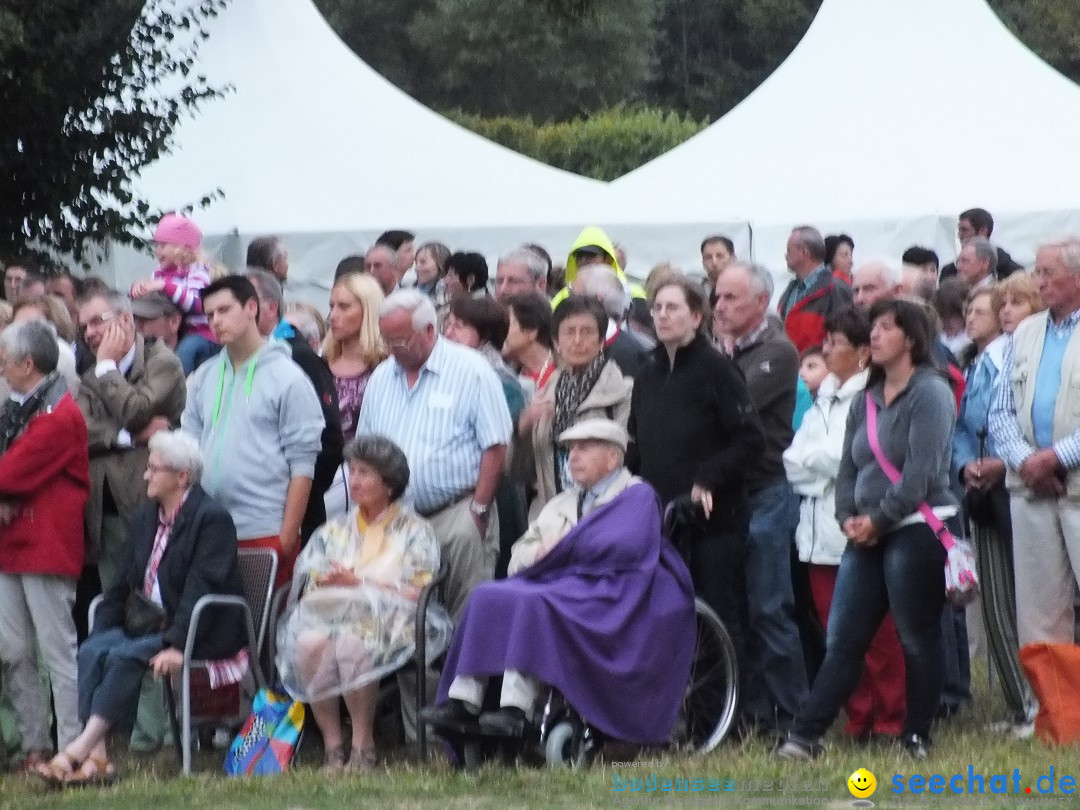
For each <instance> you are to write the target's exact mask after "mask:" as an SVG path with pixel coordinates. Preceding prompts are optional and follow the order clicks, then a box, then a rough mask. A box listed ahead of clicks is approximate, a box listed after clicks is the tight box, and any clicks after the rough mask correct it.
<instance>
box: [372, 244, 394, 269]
mask: <svg viewBox="0 0 1080 810" xmlns="http://www.w3.org/2000/svg"><path fill="white" fill-rule="evenodd" d="M376 250H384V251H386V256H387V259H388V260H389V262H390V264H391V265H392V266H394V267H398V252H397V251H396V250H394V249H393V248H392V247H390V245H388V244H386V243H385V242H376V243H375V244H374V245H372V246H371V247H369V248H368V251H367V253H365V254H364V261H367V257H368V256H370V255H371V254H372V253H373V252H374V251H376Z"/></svg>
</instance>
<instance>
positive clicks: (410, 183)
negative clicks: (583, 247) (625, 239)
mask: <svg viewBox="0 0 1080 810" xmlns="http://www.w3.org/2000/svg"><path fill="white" fill-rule="evenodd" d="M196 71H197V72H198V73H200V74H202V75H205V76H206V77H207V78H208V80H209V82H210V84H211V85H214V86H225V85H232V87H233V88H234V90H233V92H231V93H229V94H228V95H227V96H226V97H225V98H223V99H220V100H218V101H214V102H210V103H207V104H205V105H204V107H203V109H202V110H201V111H200V112H199V113H198V114H197V115H196V116H194V117H192V118H189V119H186V120H185V121H183V122H182V123H181V125H180V126H179V127H178V129H177V132H176V133H175V148H174V149H173V150H172V153H171V154H170V155H169V156H167V157H165V158H163V159H161V160H159V161H158V162H156V163H155V164H153V165H151V166H150V167H148V168H147V169H146V170H145V171H144V173H143V175H142V176H141V178H140V179H139V181H138V184H137V187H138V189H139V190H140V191H141V192H142V193H143V194H145V195H146V197H147V199H148V200H149V201H150V202H151V203H152V204H153V205H154V206H157V207H160V208H162V209H164V210H171V209H174V208H178V207H180V206H183V205H186V204H190V203H193V202H195V201H197V200H199V199H200V198H201V197H202V196H203V195H205V194H207V193H209V192H212V191H214V190H215V189H218V188H220V189H221V190H222V192H223V194H224V198H223V199H221V200H219V201H215V202H214V203H212V204H211V205H210V207H209V208H207V209H204V210H197V211H196V212H195V213H194V214H193V216H194V218H195V220H196V221H197V222H198V223H199V225H200V227H202V229H203V231H204V233H205V234H206V236H207V239H206V242H205V244H206V246H207V247H208V248H209V249H210V250H212V251H214V252H216V254H217V256H218V257H219V258H221V259H222V260H223V261H224V262H225V263H226V264H227V265H229V266H231V267H237V266H239V265H241V264H242V262H243V251H244V249H245V247H246V244H247V242H248V240H250V239H251V237H253V236H257V235H259V234H266V233H274V234H278V235H280V236H282V237H283V238H284V239H285V241H286V243H287V245H288V248H289V251H290V254H291V272H290V290H291V291H292V292H306V293H307V294H308V295H311V296H312V297H319V293H318V291H319V290H320V289H325V288H327V287H328V286H329V282H330V279H331V277H332V274H333V270H334V267H335V265H336V264H337V262H338V260H339V259H341V258H342V257H343V256H345V255H348V254H350V253H356V252H358V251H363V250H364V249H365V248H366V247H367V246H368V245H370V244H371V242H372V241H374V239H375V237H376V236H377V235H378V234H379V233H380V232H381V231H383V230H385V229H388V228H408V229H412V230H415V231H417V232H418V235H419V237H420V238H421V239H422V240H426V239H433V238H434V239H443V240H445V241H446V242H448V243H449V244H450V245H451V246H453V247H462V248H470V249H479V250H482V251H484V252H485V253H487V254H489V255H496V254H498V253H499V252H501V251H504V250H506V249H507V248H509V247H512V246H514V245H515V244H518V243H520V242H522V241H524V240H526V239H527V240H529V241H537V240H538V241H541V242H545V243H548V244H550V245H551V246H552V247H553V250H555V252H559V251H562V250H566V249H568V248H569V245H570V244H571V242H572V241H573V239H574V237H575V236H576V235H577V233H578V231H579V230H580V229H581V226H582V225H584V224H588V223H587V221H586V219H587V216H586V215H587V214H588V213H589V212H591V211H594V210H597V209H598V208H600V207H601V206H600V204H599V195H600V194H602V193H603V192H605V191H606V188H605V186H604V184H603V183H600V182H597V181H594V180H590V179H586V178H584V177H580V176H578V175H575V174H571V173H569V172H564V171H560V170H558V169H554V168H552V167H550V166H546V165H544V164H542V163H540V162H538V161H535V160H532V159H531V158H527V157H524V156H522V155H520V154H517V153H515V152H513V151H511V150H509V149H506V148H504V147H501V146H499V145H497V144H494V143H492V142H491V141H488V140H486V139H484V138H481V137H479V136H477V135H475V134H473V133H471V132H469V131H468V130H465V129H463V128H461V127H459V126H457V125H456V124H453V123H451V122H450V121H448V120H446V119H445V118H443V117H442V116H440V115H438V114H436V113H434V112H432V111H431V110H429V109H428V108H427V107H425V106H423V105H422V104H420V103H418V102H416V101H414V100H413V99H411V98H410V97H409V96H407V95H406V94H405V93H403V92H401V91H400V90H398V89H397V88H396V87H394V86H393V85H392V84H390V83H389V82H388V81H386V80H385V79H384V78H383V77H382V76H380V75H379V74H378V73H376V72H375V71H374V70H372V69H371V68H369V67H368V66H367V65H366V64H364V63H363V62H362V61H361V60H360V59H358V58H357V57H356V55H355V54H353V52H352V51H351V50H350V49H349V48H348V47H347V46H345V45H344V44H343V43H342V42H341V41H340V40H339V39H338V38H337V36H336V35H335V34H334V32H333V31H332V30H331V29H330V27H329V26H328V24H327V23H326V21H325V20H324V19H323V17H322V16H321V14H320V13H319V12H318V10H317V9H316V8H315V6H314V5H313V4H312V2H311V0H243V2H233V3H231V4H229V6H228V7H227V9H226V10H225V11H224V12H223V13H222V15H221V16H220V17H218V18H217V19H215V20H213V21H212V22H211V28H210V37H209V39H208V40H207V41H206V42H205V43H204V44H203V45H202V48H201V50H200V52H199V60H198V63H197V66H196ZM594 199H596V200H597V202H595V203H594V202H592V201H593V200H594ZM111 264H112V268H111V269H112V272H113V274H114V279H115V281H116V282H117V283H119V284H121V285H123V284H124V283H127V282H128V281H130V280H131V279H132V278H134V277H136V276H143V275H146V274H148V273H149V272H150V270H152V259H149V258H148V257H147V256H145V255H134V252H133V251H117V255H115V256H114V257H113V261H112V262H111ZM305 288H308V289H306V290H305Z"/></svg>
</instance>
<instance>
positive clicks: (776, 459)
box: [714, 262, 807, 731]
mask: <svg viewBox="0 0 1080 810" xmlns="http://www.w3.org/2000/svg"><path fill="white" fill-rule="evenodd" d="M772 292H773V281H772V275H771V274H770V273H769V271H768V270H767V269H765V268H764V267H761V266H760V265H751V264H746V263H743V262H736V263H734V264H732V265H730V266H729V267H728V268H727V269H725V270H724V271H723V272H721V273H720V276H719V278H718V279H717V282H716V295H717V301H716V308H715V310H714V315H715V317H716V319H717V322H718V325H719V327H720V330H721V332H722V333H723V334H724V335H726V336H727V338H728V340H729V341H730V344H729V345H728V346H727V349H728V352H729V353H730V354H731V356H732V357H733V358H734V360H735V363H736V364H737V365H738V366H739V368H740V369H742V372H743V375H744V376H745V377H746V385H747V388H748V389H749V390H750V399H751V401H753V403H754V405H755V407H756V408H757V412H758V415H759V417H760V418H761V424H762V427H763V429H764V431H765V450H764V452H762V453H761V454H759V456H758V457H757V460H756V463H754V464H752V465H748V466H747V468H746V472H745V475H744V478H743V480H744V482H745V485H746V489H747V491H748V493H749V496H750V501H749V503H750V531H749V536H748V542H747V553H746V589H747V606H748V609H749V620H750V621H749V652H750V654H749V663H750V671H749V673H748V675H747V677H746V678H745V679H743V684H744V686H745V688H746V690H747V693H746V700H745V702H744V704H743V706H744V708H743V715H744V721H745V722H746V723H747V724H748V725H751V726H752V727H756V728H758V729H761V730H766V731H773V730H778V731H779V730H784V729H786V728H788V727H789V726H790V724H791V721H792V719H793V718H794V716H795V712H796V711H797V710H798V708H799V706H800V705H801V704H802V702H803V699H804V698H805V697H806V693H807V677H806V667H805V664H804V661H803V652H802V647H801V644H800V639H799V630H798V627H797V625H796V620H795V598H794V594H793V591H792V580H791V549H792V545H793V544H794V542H795V528H796V526H797V525H798V523H799V498H798V496H797V495H796V494H795V491H794V490H793V489H792V488H791V485H790V484H788V482H787V476H786V473H785V471H784V462H783V458H782V456H783V453H784V450H786V449H787V447H788V445H790V444H791V439H792V437H793V436H794V431H793V429H792V421H791V420H792V416H793V414H794V412H795V395H796V390H797V386H798V377H799V355H798V352H796V351H795V347H794V346H793V345H792V344H791V341H790V340H788V338H787V336H786V335H785V334H784V331H783V329H782V328H781V327H780V324H779V323H778V322H777V321H776V320H775V318H774V317H771V316H770V315H769V314H768V308H769V300H770V299H771V298H772Z"/></svg>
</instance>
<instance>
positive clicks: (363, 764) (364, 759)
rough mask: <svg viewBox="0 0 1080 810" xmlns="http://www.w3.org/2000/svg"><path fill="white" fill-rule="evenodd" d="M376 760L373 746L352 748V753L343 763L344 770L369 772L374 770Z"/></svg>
mask: <svg viewBox="0 0 1080 810" xmlns="http://www.w3.org/2000/svg"><path fill="white" fill-rule="evenodd" d="M377 761H378V759H377V758H376V756H375V749H374V748H354V749H353V750H352V753H351V754H349V761H348V763H347V764H346V765H345V770H347V771H351V772H352V773H370V772H371V771H373V770H375V763H376V762H377Z"/></svg>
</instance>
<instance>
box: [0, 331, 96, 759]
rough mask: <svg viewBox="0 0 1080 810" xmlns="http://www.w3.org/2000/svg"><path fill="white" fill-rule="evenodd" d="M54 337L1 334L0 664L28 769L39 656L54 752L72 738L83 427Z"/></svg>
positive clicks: (39, 703) (38, 727)
mask: <svg viewBox="0 0 1080 810" xmlns="http://www.w3.org/2000/svg"><path fill="white" fill-rule="evenodd" d="M58 357H59V350H58V348H57V344H56V332H55V331H54V330H53V328H52V327H51V326H49V325H47V324H46V323H44V322H43V321H39V320H32V321H24V322H22V323H17V324H13V325H12V326H9V327H8V328H7V329H5V330H4V332H3V333H2V334H0V373H3V375H4V377H5V379H6V380H7V382H8V385H10V386H11V391H12V393H11V398H10V399H9V400H8V401H7V402H5V403H4V404H3V406H2V411H0V663H3V665H4V670H5V675H6V679H7V688H8V691H9V694H10V696H11V701H12V704H13V706H14V708H15V714H16V716H17V718H18V725H19V732H20V734H21V735H22V739H23V747H24V749H25V750H26V751H27V761H26V765H27V766H33V765H34V764H36V763H37V762H41V761H47V760H48V754H49V752H50V751H51V749H52V745H51V744H50V740H49V727H48V724H47V720H48V708H47V707H46V706H45V704H44V701H43V700H42V694H41V683H40V680H39V678H38V672H37V663H36V662H37V653H38V652H40V654H41V659H42V660H43V661H44V663H45V666H46V668H47V670H48V673H49V681H50V682H51V684H52V692H53V706H54V710H55V713H56V729H57V738H58V744H59V747H60V749H61V750H62V749H63V748H64V746H65V745H67V744H68V743H69V742H70V741H71V740H73V739H75V737H77V736H78V734H79V713H78V705H77V700H78V689H77V686H76V671H77V669H76V659H75V644H76V641H75V623H74V622H73V621H72V617H71V607H72V605H73V604H74V602H75V582H76V580H77V579H78V577H79V574H80V573H81V572H82V565H83V548H84V546H83V544H84V540H83V510H84V508H85V506H86V499H87V497H88V495H89V492H90V459H89V454H88V449H87V433H86V422H85V421H84V420H83V416H82V413H81V412H80V411H79V408H78V406H77V405H76V404H75V400H73V399H72V398H71V395H70V394H69V393H68V391H67V385H66V384H65V382H64V380H63V378H62V377H60V376H59V375H58V374H57V372H56V363H57V360H58Z"/></svg>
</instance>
